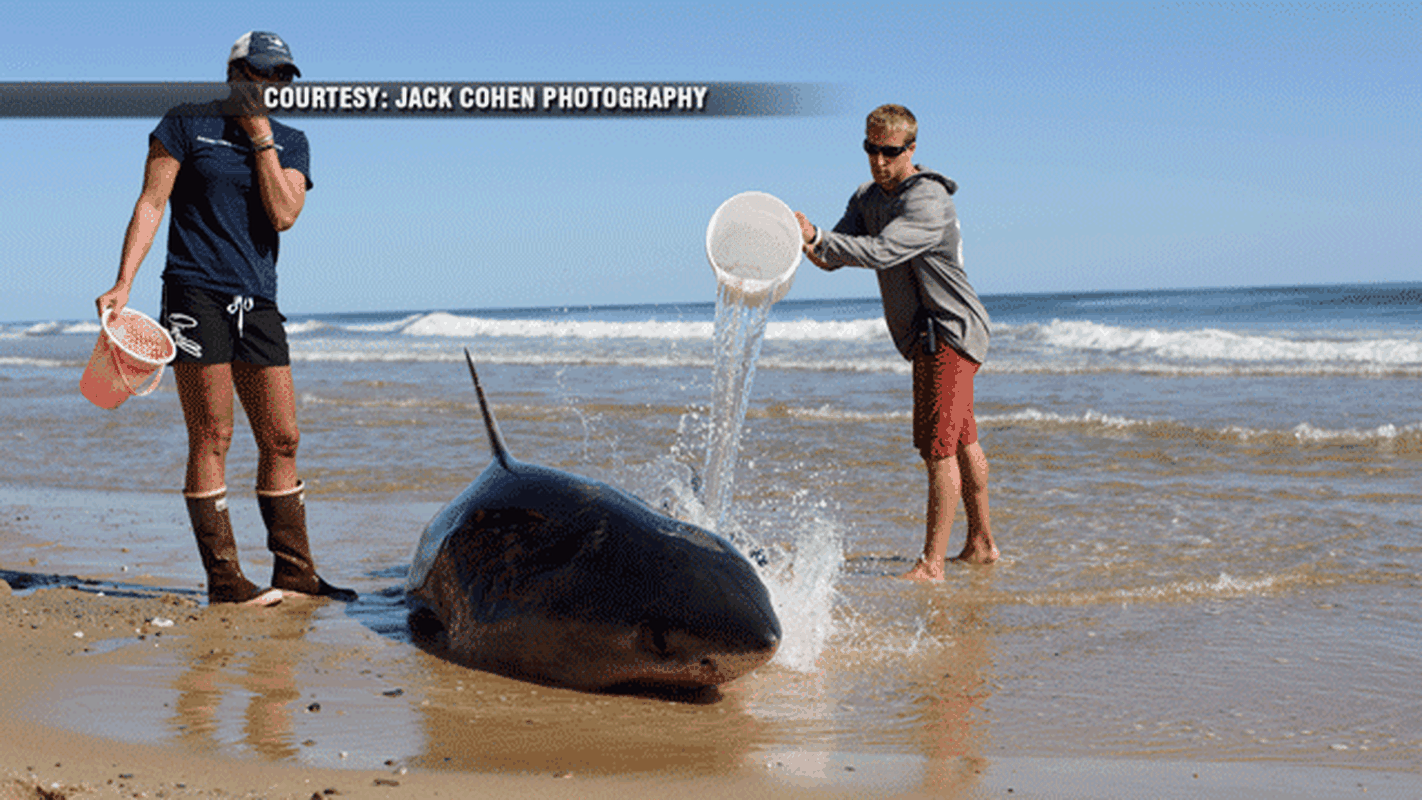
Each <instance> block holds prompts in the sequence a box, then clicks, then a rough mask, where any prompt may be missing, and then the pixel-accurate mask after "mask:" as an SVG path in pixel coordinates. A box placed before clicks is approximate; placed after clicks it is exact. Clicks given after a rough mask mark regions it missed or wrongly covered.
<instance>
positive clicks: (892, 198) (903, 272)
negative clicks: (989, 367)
mask: <svg viewBox="0 0 1422 800" xmlns="http://www.w3.org/2000/svg"><path fill="white" fill-rule="evenodd" d="M918 169H919V171H918V172H916V173H914V174H913V175H910V176H909V177H908V178H906V179H904V181H903V182H902V183H900V184H899V185H898V186H897V187H895V189H894V192H893V193H892V194H888V193H885V191H884V190H883V189H882V188H880V186H879V184H877V183H874V182H873V181H870V182H868V183H865V184H864V185H863V186H860V187H859V189H858V190H857V191H855V193H854V196H853V197H851V198H850V199H849V206H848V207H847V208H846V209H845V210H844V217H843V218H841V219H840V221H839V223H838V224H836V225H835V226H834V231H833V232H825V233H824V238H823V240H822V241H821V243H820V246H819V248H817V249H816V251H815V255H816V256H817V257H819V258H820V259H821V260H823V261H824V262H825V263H826V264H827V265H828V267H829V268H830V269H838V268H839V267H845V266H850V267H867V268H869V269H872V270H875V271H876V272H877V273H878V277H879V293H880V294H881V295H882V296H883V299H884V321H885V322H887V323H888V325H889V333H890V335H892V336H893V337H894V346H895V347H897V348H898V349H899V352H900V353H902V354H903V357H904V358H907V359H910V360H912V359H913V355H914V345H915V344H916V343H918V342H919V340H920V339H921V338H922V337H924V336H925V335H926V334H929V333H930V330H929V326H930V325H932V326H933V327H932V331H931V335H932V337H933V338H932V339H931V340H930V343H931V344H935V345H936V346H942V345H943V344H947V345H948V346H949V347H952V348H953V349H954V350H957V351H958V352H960V353H962V354H963V355H965V356H967V357H968V358H970V359H972V360H973V361H975V362H977V363H979V364H981V363H982V362H983V360H984V359H985V358H987V351H988V337H989V335H990V326H991V320H989V319H988V313H987V309H985V308H983V304H982V302H981V301H979V300H978V295H977V292H975V291H973V287H972V286H971V285H969V284H968V275H967V273H966V272H964V271H963V240H962V236H961V233H960V231H959V228H958V212H957V210H956V209H954V207H953V199H952V197H951V195H952V194H953V193H954V192H955V191H957V190H958V184H956V183H954V182H953V180H952V179H950V178H947V177H944V176H943V175H940V174H939V173H937V172H933V171H932V170H927V169H924V168H923V167H919V168H918Z"/></svg>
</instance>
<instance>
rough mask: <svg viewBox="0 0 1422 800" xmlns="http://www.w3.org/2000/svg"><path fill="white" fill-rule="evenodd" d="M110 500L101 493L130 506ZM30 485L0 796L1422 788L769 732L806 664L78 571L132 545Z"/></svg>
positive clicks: (0, 651)
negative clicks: (471, 665) (716, 672)
mask: <svg viewBox="0 0 1422 800" xmlns="http://www.w3.org/2000/svg"><path fill="white" fill-rule="evenodd" d="M93 494H94V502H95V505H96V506H103V505H104V504H115V505H123V504H124V501H125V499H126V498H125V497H114V496H107V495H105V494H104V493H93ZM24 497H25V499H26V503H25V505H23V506H18V505H15V504H13V503H12V502H7V503H5V504H4V507H3V510H4V512H5V516H4V517H0V575H3V576H4V577H5V578H6V579H7V580H8V581H9V582H10V583H13V584H15V586H16V587H18V589H16V590H14V591H12V590H11V587H10V586H9V584H6V585H3V586H0V619H3V621H4V622H3V623H0V670H2V671H3V673H0V674H4V675H5V676H6V684H7V686H6V689H7V690H6V691H5V692H3V693H0V799H7V798H12V797H14V798H83V797H269V798H288V797H290V798H302V800H305V799H306V798H313V797H352V798H365V797H379V798H396V797H409V798H415V797H421V798H423V797H468V796H499V797H574V796H576V797H618V798H624V799H629V800H635V798H641V797H649V798H650V797H653V796H655V797H665V796H668V795H685V796H695V797H726V796H736V797H816V798H818V797H865V796H875V797H915V796H923V797H1006V796H1012V797H1052V798H1065V797H1080V798H1126V797H1140V796H1151V797H1197V796H1226V795H1231V796H1237V795H1243V796H1251V797H1338V796H1368V797H1408V796H1417V795H1418V793H1419V792H1422V776H1419V775H1417V774H1414V773H1410V772H1398V771H1385V770H1375V769H1349V768H1314V767H1308V766H1300V765H1298V764H1297V763H1294V764H1288V763H1280V762H1271V761H1263V760H1250V759H1241V760H1235V761H1219V762H1208V763H1206V762H1198V761H1196V762H1188V761H1176V760H1170V759H1169V758H1168V756H1146V757H1134V758H1103V759H1091V758H1081V757H1079V756H1076V755H1073V754H1070V753H1063V754H1061V757H1050V756H1048V757H1040V755H1039V754H1034V757H1032V758H1022V757H1017V756H1015V755H1014V754H1012V753H1008V752H1003V751H1002V750H1001V749H1000V748H999V749H994V748H992V747H990V746H989V745H988V743H987V741H985V740H986V739H987V738H988V737H987V736H986V732H985V731H986V727H985V726H983V725H978V724H968V723H964V724H963V725H957V724H956V722H955V721H954V720H952V719H949V718H946V717H945V726H946V727H945V728H944V731H943V734H944V738H943V741H942V742H941V743H940V744H939V746H938V749H939V751H940V753H939V755H938V757H935V758H931V759H928V760H926V761H925V760H924V759H922V758H918V757H908V756H905V755H903V754H902V753H894V752H887V751H884V750H876V749H875V748H873V747H860V746H855V745H853V744H852V741H851V739H852V737H848V736H846V737H843V738H842V739H840V741H841V742H843V743H844V745H843V746H840V747H836V746H834V745H833V740H831V743H830V746H826V742H825V740H824V739H817V740H815V741H806V742H805V743H804V746H803V747H797V746H795V745H794V743H789V744H787V743H785V742H784V741H783V737H781V739H779V740H777V742H778V743H777V744H776V745H775V746H774V747H769V748H768V747H767V746H766V744H765V743H766V742H767V741H770V740H776V737H770V736H766V735H764V732H763V731H762V730H761V728H762V727H765V726H766V725H767V723H766V722H765V721H764V720H763V719H761V718H759V717H757V716H756V715H755V714H752V713H747V710H746V709H747V707H748V706H749V705H750V704H749V703H748V702H746V701H747V698H748V697H749V696H751V695H753V694H754V693H756V692H769V691H770V689H767V685H768V684H773V682H774V681H776V680H783V676H780V677H777V675H776V674H775V673H774V672H773V671H772V672H771V673H770V674H769V675H768V676H766V675H756V676H751V677H750V678H747V679H743V680H742V681H738V682H736V683H734V684H731V685H729V686H728V687H726V688H725V689H724V690H723V691H718V692H714V693H710V694H708V695H707V696H704V697H700V698H691V699H690V701H686V700H681V701H677V702H671V701H668V700H666V699H658V698H643V697H607V696H600V695H588V694H581V693H576V692H568V691H564V690H559V689H554V688H549V687H540V686H534V685H531V684H526V683H522V682H519V681H513V680H509V679H506V678H502V677H499V676H493V675H487V674H484V673H479V672H474V671H470V670H466V669H463V668H460V667H456V666H454V665H450V664H448V663H446V662H443V661H440V660H439V659H437V658H434V657H433V656H431V655H430V654H428V653H425V652H423V651H421V650H419V649H418V648H415V647H413V646H411V645H410V644H409V643H408V642H407V641H402V640H401V639H400V638H399V637H396V636H390V635H382V632H380V631H378V630H370V629H369V628H368V627H366V626H362V625H361V623H359V622H358V621H355V620H353V619H352V618H351V616H350V615H349V614H348V613H347V611H346V608H345V607H343V606H341V605H340V604H330V603H326V602H323V601H315V600H305V599H301V600H290V601H288V602H286V603H284V604H283V605H281V606H279V607H277V608H274V609H241V608H231V607H206V606H205V605H204V604H203V603H202V602H201V595H200V594H199V593H197V592H196V591H195V589H194V588H193V587H192V586H191V585H190V583H191V582H190V581H184V580H176V581H175V580H172V579H170V578H167V577H165V576H162V575H153V574H149V573H148V572H146V571H141V570H140V573H141V574H129V573H127V572H126V571H125V572H119V571H117V569H116V568H112V567H109V568H105V567H102V566H98V567H93V568H92V574H74V573H71V572H65V571H63V570H62V569H59V570H56V569H54V567H55V566H60V567H62V566H64V565H65V564H70V565H95V564H101V563H102V562H105V561H108V560H110V556H109V555H107V554H105V553H104V552H101V551H102V550H103V547H104V546H103V545H98V544H97V543H95V545H96V548H91V549H89V550H86V548H85V545H84V543H83V539H82V536H81V535H79V533H78V532H79V531H83V530H86V529H89V528H90V524H89V523H88V522H87V521H86V518H85V516H86V514H87V513H89V512H85V511H84V510H82V509H79V508H76V507H75V505H74V504H73V503H72V502H70V501H69V500H64V501H56V502H55V503H54V504H52V505H46V504H45V503H44V502H43V501H41V500H37V498H36V496H35V495H34V494H33V493H29V492H25V493H24ZM37 534H40V535H38V536H37ZM170 545H171V547H172V548H173V549H175V550H179V549H181V547H182V546H181V545H180V544H178V543H170ZM27 554H29V555H27ZM186 555H187V553H186V551H183V552H180V553H175V554H173V557H174V558H182V557H185V556H186ZM193 560H194V561H195V560H196V557H195V556H193ZM55 562H59V563H58V564H56V563H55ZM250 563H251V566H249V568H248V571H249V572H250V573H252V574H264V572H265V569H266V567H265V566H263V565H262V564H261V563H260V559H259V558H256V557H254V558H252V559H251V560H250ZM77 571H78V572H81V573H85V572H87V571H86V570H77ZM185 583H186V584H189V585H184V584H185ZM389 602H396V601H395V599H394V598H390V599H389ZM79 634H82V636H80V635H79ZM772 688H773V687H772ZM967 696H969V697H971V695H967ZM971 712H973V709H972V708H967V709H965V711H964V714H965V717H966V716H971ZM950 716H951V715H950ZM975 738H977V739H978V740H977V741H974V739H975Z"/></svg>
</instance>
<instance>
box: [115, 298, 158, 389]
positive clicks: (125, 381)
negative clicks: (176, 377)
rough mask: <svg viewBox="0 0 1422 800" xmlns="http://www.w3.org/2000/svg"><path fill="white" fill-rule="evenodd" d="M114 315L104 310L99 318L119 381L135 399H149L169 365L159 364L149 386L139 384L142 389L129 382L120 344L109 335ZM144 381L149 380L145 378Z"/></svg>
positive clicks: (140, 382) (141, 382)
mask: <svg viewBox="0 0 1422 800" xmlns="http://www.w3.org/2000/svg"><path fill="white" fill-rule="evenodd" d="M113 313H114V310H113V309H112V308H106V309H104V315H103V316H102V317H100V318H99V327H100V328H102V329H103V332H104V341H106V342H108V343H109V357H110V358H112V359H113V361H114V371H115V372H117V373H118V375H119V380H121V381H123V385H124V387H125V388H127V389H128V391H129V393H130V394H132V395H133V396H134V397H147V396H148V395H150V394H153V390H154V389H157V388H158V383H159V381H161V380H163V368H164V367H166V366H168V365H167V364H159V365H158V369H156V370H154V372H153V376H152V380H150V381H149V382H148V385H147V386H143V381H139V382H138V384H139V387H142V388H139V387H135V386H134V385H133V384H132V383H131V382H129V380H128V375H126V374H124V371H123V366H122V364H123V360H122V356H121V354H120V353H119V350H118V344H117V343H116V342H114V337H112V336H110V335H109V317H110V316H112V315H113ZM144 380H148V379H147V378H145V379H144Z"/></svg>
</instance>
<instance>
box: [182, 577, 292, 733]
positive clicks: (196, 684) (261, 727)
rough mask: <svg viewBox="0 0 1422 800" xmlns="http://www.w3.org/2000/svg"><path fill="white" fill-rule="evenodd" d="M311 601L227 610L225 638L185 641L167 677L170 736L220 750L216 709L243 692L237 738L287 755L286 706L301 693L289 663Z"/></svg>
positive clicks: (221, 719)
mask: <svg viewBox="0 0 1422 800" xmlns="http://www.w3.org/2000/svg"><path fill="white" fill-rule="evenodd" d="M318 605H319V604H318V603H315V602H311V601H303V600H291V601H288V602H284V603H283V604H282V605H281V606H280V608H279V609H240V608H239V609H233V611H232V617H231V618H229V620H228V622H229V625H230V628H229V632H230V633H231V636H230V637H222V638H221V639H219V638H218V637H215V636H193V637H190V638H188V639H186V640H185V649H186V650H187V652H186V653H184V656H185V658H184V660H185V661H186V662H187V664H188V666H187V668H186V669H184V670H182V671H180V672H179V673H178V674H177V675H176V676H175V677H174V679H173V688H174V689H175V690H176V691H177V693H178V697H177V700H176V702H174V703H173V715H172V717H171V719H170V720H169V725H170V727H171V729H172V730H173V732H174V734H175V737H176V738H177V739H178V740H179V741H181V742H183V743H184V744H187V745H188V746H190V747H193V748H194V749H196V750H199V751H209V752H218V751H223V750H225V749H227V746H228V744H229V743H230V741H231V737H228V736H223V735H221V730H222V728H223V727H224V726H225V724H226V723H227V720H226V719H225V715H224V714H223V713H222V708H223V707H224V705H227V704H228V703H232V702H235V703H240V702H241V701H242V698H245V699H246V708H245V711H244V713H243V716H242V727H241V736H240V742H241V743H242V744H243V745H245V746H246V747H247V748H250V749H251V750H252V751H253V752H255V753H258V754H260V755H262V756H263V757H265V758H268V759H272V760H287V759H294V758H295V757H296V755H297V753H298V752H299V748H298V745H297V742H296V741H295V739H296V735H295V731H294V728H293V725H292V709H293V707H294V706H295V704H296V702H297V701H298V700H299V699H300V698H301V691H300V689H299V688H298V687H297V680H296V666H295V665H296V662H297V661H298V660H300V659H301V658H302V653H303V651H304V650H305V638H306V632H307V630H309V629H310V627H311V621H312V617H313V614H314V612H315V610H316V608H317V607H318ZM209 613H212V612H211V611H209Z"/></svg>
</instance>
